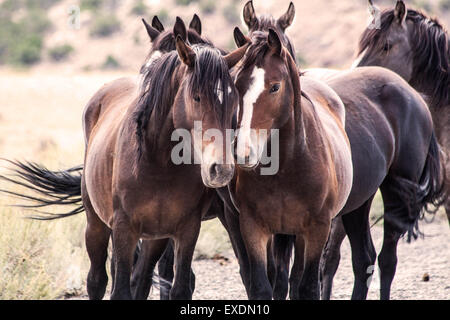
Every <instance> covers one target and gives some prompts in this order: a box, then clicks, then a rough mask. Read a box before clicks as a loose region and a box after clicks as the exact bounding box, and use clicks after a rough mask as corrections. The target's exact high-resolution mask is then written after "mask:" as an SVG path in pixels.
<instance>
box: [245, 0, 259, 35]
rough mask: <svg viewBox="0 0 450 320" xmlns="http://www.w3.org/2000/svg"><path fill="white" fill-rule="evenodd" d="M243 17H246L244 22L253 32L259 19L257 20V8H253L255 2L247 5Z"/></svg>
mask: <svg viewBox="0 0 450 320" xmlns="http://www.w3.org/2000/svg"><path fill="white" fill-rule="evenodd" d="M242 15H243V17H244V22H245V24H246V25H247V27H248V29H249V30H251V29H252V28H254V27H255V26H256V25H257V24H258V18H256V14H255V8H254V7H253V1H251V0H250V1H249V2H247V3H246V4H245V6H244V10H243V12H242Z"/></svg>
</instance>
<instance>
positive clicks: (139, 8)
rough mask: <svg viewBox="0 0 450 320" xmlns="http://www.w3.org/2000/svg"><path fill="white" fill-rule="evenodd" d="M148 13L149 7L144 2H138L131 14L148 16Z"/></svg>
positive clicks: (140, 0)
mask: <svg viewBox="0 0 450 320" xmlns="http://www.w3.org/2000/svg"><path fill="white" fill-rule="evenodd" d="M147 11H148V7H147V5H146V4H145V3H144V1H143V0H138V1H137V2H136V3H135V4H134V6H133V8H131V13H132V14H135V15H137V16H143V15H146V14H147Z"/></svg>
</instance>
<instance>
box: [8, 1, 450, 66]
mask: <svg viewBox="0 0 450 320" xmlns="http://www.w3.org/2000/svg"><path fill="white" fill-rule="evenodd" d="M245 2H246V0H224V1H214V0H165V1H163V0H78V1H77V0H0V65H1V66H5V65H7V66H10V65H12V66H15V67H18V66H19V67H29V68H32V70H33V71H37V72H49V71H55V72H64V73H78V72H84V71H93V70H105V69H107V70H108V69H109V70H110V69H118V68H120V69H122V70H123V71H129V72H135V71H136V70H138V68H139V66H140V64H141V62H142V61H143V59H144V58H145V54H146V52H147V51H148V49H149V39H148V37H147V34H146V33H145V29H144V28H143V25H142V23H141V19H140V18H141V17H145V18H147V20H149V21H150V20H151V18H152V16H153V15H158V17H159V18H160V20H161V21H162V22H163V23H164V25H165V27H166V28H171V27H172V25H173V22H174V20H175V17H176V16H180V17H181V18H183V19H184V20H185V22H186V24H188V23H189V21H190V19H191V18H192V15H193V14H194V13H197V14H199V16H200V17H201V20H202V24H203V30H204V31H203V34H204V35H206V37H208V38H210V40H212V41H213V42H214V43H215V44H216V45H217V46H220V47H222V48H226V49H232V48H234V47H235V44H234V41H233V37H232V30H233V28H234V26H236V25H237V26H240V27H241V29H242V30H244V31H246V28H245V27H244V26H243V25H242V24H241V14H242V8H243V5H244V4H245ZM374 3H375V4H376V5H378V6H379V7H381V8H383V7H392V6H393V5H394V4H395V0H375V1H374ZM406 3H407V5H410V6H413V7H415V8H420V9H423V10H425V11H427V12H428V13H430V14H432V15H436V16H438V17H439V18H440V20H441V22H443V24H444V25H447V27H448V24H449V21H450V0H410V1H406ZM294 4H295V8H296V19H295V21H294V24H293V26H292V27H291V28H289V29H288V34H289V35H290V36H291V38H292V39H293V40H294V43H295V47H296V49H297V58H298V59H299V61H300V62H301V64H302V66H303V67H305V66H314V67H334V68H345V67H348V66H349V65H350V64H351V60H352V58H353V54H354V51H355V48H356V45H357V41H358V38H359V35H360V34H361V32H362V31H363V29H364V27H365V26H366V25H367V23H368V12H367V1H366V0H316V1H300V0H297V1H294ZM288 5H289V1H287V0H283V1H279V0H278V1H274V0H265V1H258V0H255V1H254V6H255V9H256V12H257V14H261V13H272V14H273V15H274V16H276V17H278V16H280V15H281V14H283V13H284V12H285V10H286V9H287V7H288ZM78 14H79V15H78Z"/></svg>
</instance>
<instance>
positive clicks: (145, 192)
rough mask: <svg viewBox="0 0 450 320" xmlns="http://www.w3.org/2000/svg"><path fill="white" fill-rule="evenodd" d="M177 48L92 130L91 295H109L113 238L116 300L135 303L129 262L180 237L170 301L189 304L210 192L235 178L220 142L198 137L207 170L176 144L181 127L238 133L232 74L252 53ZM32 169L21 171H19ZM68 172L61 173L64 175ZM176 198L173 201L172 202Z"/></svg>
mask: <svg viewBox="0 0 450 320" xmlns="http://www.w3.org/2000/svg"><path fill="white" fill-rule="evenodd" d="M176 49H177V52H170V53H166V54H164V55H162V56H161V57H160V58H159V59H156V60H154V61H153V62H152V64H151V65H150V67H149V69H148V70H147V73H146V74H145V76H144V80H143V82H142V86H141V87H140V88H139V89H138V90H130V91H129V92H122V94H120V95H118V96H115V97H117V98H114V99H108V98H106V99H105V100H104V101H109V103H110V105H109V106H108V107H106V108H105V109H104V111H103V113H102V114H101V115H100V117H99V118H98V120H97V122H96V123H95V124H94V126H93V128H92V132H86V133H85V135H86V136H89V139H88V145H87V150H86V156H85V164H84V171H83V175H82V179H81V193H82V198H83V205H84V209H85V211H86V214H87V218H88V226H87V229H86V247H87V250H88V254H89V257H90V259H91V269H90V272H89V276H88V293H89V296H90V298H91V299H98V298H102V297H103V294H104V292H105V288H106V282H107V277H106V272H105V261H106V256H107V252H106V250H107V245H108V242H109V237H110V235H112V239H113V255H114V261H115V268H114V279H115V282H114V285H113V292H112V295H111V298H113V299H118V298H125V299H129V298H131V291H130V272H131V265H132V258H133V253H134V250H135V246H136V243H137V241H138V239H139V238H140V237H143V238H145V239H151V240H152V242H151V243H150V242H149V244H151V245H152V247H153V250H154V258H155V259H156V260H157V259H158V258H159V256H160V255H161V254H162V252H163V250H164V249H165V247H166V244H167V238H169V237H170V238H172V239H174V242H175V255H176V257H177V258H176V274H175V282H174V286H173V288H172V290H171V293H170V295H171V298H175V299H176V298H184V299H189V298H191V296H192V291H191V289H190V273H189V270H190V264H191V260H192V253H193V250H194V246H195V242H196V239H197V236H198V231H199V227H200V220H201V217H202V215H203V214H204V213H205V212H206V210H207V209H208V208H209V205H210V202H211V196H212V193H213V191H212V190H210V189H208V188H206V187H205V186H208V187H220V186H223V185H225V184H227V183H228V181H229V180H230V179H231V178H232V176H233V173H234V165H233V163H229V162H226V161H224V157H226V159H227V160H228V159H230V157H228V156H227V154H226V151H227V150H229V149H230V148H225V147H226V146H224V145H220V146H219V145H218V144H217V143H215V140H214V139H212V140H209V141H198V140H195V139H193V140H194V141H193V142H192V144H193V145H194V152H197V153H199V154H200V155H201V165H200V168H199V166H196V165H189V164H181V165H175V164H174V163H173V162H172V161H171V158H172V157H171V153H172V151H173V147H174V145H175V144H174V142H173V141H171V137H172V133H173V131H174V130H175V129H180V128H182V129H184V130H187V132H193V133H194V134H198V133H199V132H198V130H200V133H202V134H204V133H205V132H207V130H209V129H210V128H214V129H216V130H219V131H220V132H224V131H225V130H226V129H231V118H232V114H233V112H234V109H235V107H236V105H237V92H236V89H235V87H234V84H233V82H232V80H231V77H230V74H229V69H230V68H231V67H232V66H233V65H234V64H236V63H237V62H238V61H239V59H240V58H241V57H242V55H243V54H244V52H245V48H244V49H239V50H236V51H235V52H232V53H230V54H229V55H227V56H225V57H223V56H222V55H221V53H220V52H219V51H218V50H216V49H214V48H211V47H209V46H202V45H200V46H194V47H192V48H191V47H189V46H188V45H187V44H185V42H184V41H183V40H182V39H181V37H180V36H178V37H177V39H176ZM218 90H220V92H219V91H218ZM195 121H199V122H200V123H201V128H200V129H196V127H195V125H194V122H195ZM223 136H225V134H223ZM189 145H190V144H189ZM172 159H173V158H172ZM28 169H30V170H28ZM27 170H28V171H27ZM32 171H33V169H32V168H30V167H26V166H25V167H22V173H24V172H28V173H30V172H32ZM64 175H66V176H67V175H69V176H70V174H69V173H62V174H61V175H60V176H59V177H60V178H64ZM40 177H41V176H40V175H38V174H36V175H31V176H30V175H28V176H27V178H28V179H27V180H28V181H29V182H31V183H32V184H33V183H35V184H34V185H35V187H38V188H39V187H40V186H42V185H40V184H39V181H40V180H39V178H40ZM47 183H50V184H51V183H52V181H51V180H48V181H47ZM186 183H188V184H189V185H190V187H189V188H188V189H186ZM169 194H170V195H171V197H173V198H171V201H167V196H168V195H169ZM48 195H49V194H48Z"/></svg>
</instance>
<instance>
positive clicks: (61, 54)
mask: <svg viewBox="0 0 450 320" xmlns="http://www.w3.org/2000/svg"><path fill="white" fill-rule="evenodd" d="M72 52H73V47H72V46H71V45H70V44H63V45H58V46H55V47H53V48H50V49H49V50H48V54H49V55H50V58H51V59H52V60H53V61H62V60H65V59H67V57H68V56H69V54H71V53H72Z"/></svg>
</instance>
